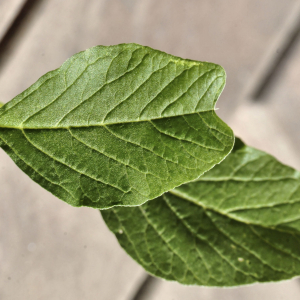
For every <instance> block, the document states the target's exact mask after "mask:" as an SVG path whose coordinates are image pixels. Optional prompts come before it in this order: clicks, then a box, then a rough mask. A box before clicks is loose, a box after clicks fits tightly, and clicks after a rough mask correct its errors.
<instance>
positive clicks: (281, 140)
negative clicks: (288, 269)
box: [0, 0, 300, 300]
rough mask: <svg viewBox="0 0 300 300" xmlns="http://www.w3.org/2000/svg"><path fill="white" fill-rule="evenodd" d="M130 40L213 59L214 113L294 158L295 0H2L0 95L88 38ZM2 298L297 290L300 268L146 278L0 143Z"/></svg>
mask: <svg viewBox="0 0 300 300" xmlns="http://www.w3.org/2000/svg"><path fill="white" fill-rule="evenodd" d="M129 42H135V43H139V44H142V45H147V46H150V47H152V48H155V49H159V50H162V51H165V52H168V53H171V54H173V55H177V56H180V57H183V58H189V59H194V60H202V61H210V62H214V63H218V64H220V65H222V66H223V67H224V68H225V69H226V71H227V85H226V88H225V90H224V92H223V94H222V96H221V98H220V99H219V102H218V103H217V107H218V108H219V110H218V111H217V113H218V115H219V116H220V117H221V118H222V119H223V120H224V121H225V122H226V123H228V124H229V125H230V126H231V127H232V128H233V129H234V132H235V134H236V135H237V136H240V137H241V138H242V139H243V140H244V141H245V142H246V143H247V144H249V145H251V146H254V147H257V148H259V149H262V150H265V151H267V152H269V153H271V154H273V155H274V156H276V157H277V158H278V159H279V160H280V161H282V162H284V163H286V164H288V165H290V166H292V167H294V168H297V169H299V170H300V134H299V130H300V118H299V115H300V1H299V0H285V1H282V0H243V1H236V0H235V1H234V0H227V1H223V0H185V1H182V0H88V1H83V0H64V1H61V0H0V101H1V102H4V103H5V102H7V101H9V100H11V99H12V98H13V97H14V96H16V95H17V94H19V93H20V92H22V91H23V90H24V89H26V88H27V87H29V86H30V85H31V84H32V83H34V82H35V81H36V80H37V79H38V78H39V77H40V76H41V75H43V74H44V73H46V72H48V71H49V70H53V69H56V68H58V67H59V66H60V65H61V64H62V63H63V62H64V61H65V60H66V59H67V58H69V57H70V56H72V55H73V54H75V53H76V52H79V51H81V50H85V49H87V48H89V47H92V46H95V45H112V44H119V43H129ZM0 196H1V197H0V299H1V300H15V299H30V300H31V299H33V300H36V299H43V300H48V299H49V300H52V299H56V300H58V299H64V300H69V299H70V300H71V299H72V300H81V299H89V300H96V299H97V300H99V299H100V300H111V299H112V300H115V299H116V300H145V299H147V300H154V299H155V300H156V299H164V300H171V299H173V300H182V299H189V300H196V299H205V300H214V299H218V300H219V299H222V300H226V299H245V300H248V299H249V300H250V299H272V300H278V299H285V300H286V299H289V300H290V299H291V300H293V299H299V294H300V281H299V279H294V280H289V281H285V282H281V283H276V284H274V283H269V284H256V285H252V286H246V287H239V288H233V289H221V288H219V289H216V288H204V287H186V286H182V285H179V284H176V283H172V282H166V281H163V280H159V279H151V277H148V275H147V274H146V273H145V272H144V271H143V269H142V268H141V267H139V266H138V265H137V264H136V263H135V262H134V261H133V260H132V259H131V258H130V257H128V256H127V255H126V253H125V252H124V251H123V250H122V249H121V248H120V247H119V245H118V243H117V241H116V239H115V237H114V236H113V235H112V234H111V233H110V232H109V231H108V229H107V228H106V226H105V224H104V222H103V221H102V219H101V216H100V215H99V212H98V211H97V210H94V209H89V208H80V209H78V208H73V207H71V206H69V205H67V204H65V203H63V202H62V201H60V200H58V199H56V198H55V197H54V196H52V195H51V194H50V193H48V192H46V191H45V190H43V189H42V188H41V187H39V186H38V185H37V184H35V183H34V182H32V181H31V180H30V179H29V178H28V177H27V176H26V175H25V174H23V173H22V172H21V171H20V170H19V169H18V168H17V167H16V166H15V165H14V163H13V162H12V161H11V160H10V158H9V157H8V156H7V155H6V154H5V153H4V152H3V151H2V150H1V151H0Z"/></svg>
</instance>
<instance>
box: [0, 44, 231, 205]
mask: <svg viewBox="0 0 300 300" xmlns="http://www.w3.org/2000/svg"><path fill="white" fill-rule="evenodd" d="M224 84H225V72H224V70H223V69H222V68H221V67H220V66H218V65H215V64H211V63H201V62H196V61H189V60H183V59H181V58H178V57H174V56H172V55H169V54H166V53H163V52H160V51H157V50H153V49H151V48H149V47H143V46H140V45H136V44H122V45H117V46H109V47H105V46H98V47H94V48H91V49H88V50H86V51H84V52H81V53H78V54H76V55H74V56H73V57H72V58H70V59H69V60H68V61H66V62H65V63H64V64H63V65H62V66H61V67H60V68H59V69H57V70H54V71H51V72H49V73H47V74H45V75H44V76H43V77H41V78H40V79H39V80H38V81H37V82H36V83H35V84H34V85H32V86H31V87H29V88H28V89H27V90H26V91H24V92H23V93H21V94H20V95H18V96H17V97H16V98H14V99H13V100H12V101H10V102H9V103H8V104H6V105H4V106H3V107H2V108H1V110H0V139H1V141H2V143H3V146H2V147H3V148H4V149H10V150H8V151H9V153H12V152H11V151H13V152H14V155H13V157H14V159H15V160H16V162H17V164H18V165H19V166H22V169H23V170H24V171H25V172H27V170H34V171H28V172H29V173H30V174H39V176H37V175H32V176H31V177H32V178H35V181H36V182H38V183H40V182H41V181H43V180H44V181H45V182H48V183H47V184H46V183H45V182H44V183H43V184H42V185H43V186H44V187H45V186H46V188H47V189H48V190H49V191H50V192H53V193H54V194H56V195H57V192H56V191H57V186H60V188H62V189H63V190H65V191H66V193H64V197H63V198H62V197H60V198H61V199H62V200H64V201H66V202H67V203H69V204H71V205H74V206H82V205H86V206H92V207H95V208H100V209H103V208H109V207H112V206H115V205H126V206H127V205H139V204H141V203H144V202H145V201H147V200H149V199H153V198H155V197H157V196H159V195H161V194H162V193H164V192H166V191H167V190H169V189H172V188H174V187H176V186H178V185H180V184H182V183H184V182H187V181H190V180H194V179H196V178H197V177H199V176H200V175H201V174H202V173H203V172H205V171H207V170H208V169H210V168H212V167H213V166H214V165H215V164H216V163H218V162H220V161H221V160H222V159H223V158H224V157H225V156H226V155H227V154H228V153H229V152H230V150H231V148H232V145H233V140H234V137H233V133H232V131H231V129H230V128H229V127H228V126H227V125H226V124H225V123H223V122H222V121H221V120H220V119H219V118H218V117H217V115H216V114H215V112H214V105H215V102H216V101H217V99H218V97H219V94H220V93H221V91H222V89H223V87H224ZM21 161H22V162H21ZM34 172H35V173H34ZM50 183H51V184H50ZM53 184H54V185H53ZM59 194H61V193H59ZM68 195H69V196H68Z"/></svg>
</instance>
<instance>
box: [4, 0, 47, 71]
mask: <svg viewBox="0 0 300 300" xmlns="http://www.w3.org/2000/svg"><path fill="white" fill-rule="evenodd" d="M41 2H42V0H27V1H25V2H24V4H23V6H22V7H21V8H20V10H19V12H18V13H17V14H16V16H15V19H14V20H13V21H12V22H11V24H10V26H9V28H8V29H7V31H6V33H5V34H4V35H3V38H2V39H1V41H0V70H1V68H3V65H4V63H6V58H7V54H8V53H9V52H10V51H11V50H12V48H13V44H14V43H13V42H14V40H15V39H17V36H18V33H19V32H20V31H21V29H22V28H23V27H24V24H26V22H27V21H28V20H29V18H30V15H31V13H32V12H33V9H35V8H36V6H37V4H40V3H41Z"/></svg>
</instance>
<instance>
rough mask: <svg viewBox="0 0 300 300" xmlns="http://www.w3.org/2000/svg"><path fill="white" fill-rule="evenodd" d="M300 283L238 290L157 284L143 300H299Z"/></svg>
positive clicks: (276, 284) (167, 283) (264, 285)
mask: <svg viewBox="0 0 300 300" xmlns="http://www.w3.org/2000/svg"><path fill="white" fill-rule="evenodd" d="M299 291H300V288H299V281H298V280H297V279H294V280H292V281H287V282H279V283H268V284H256V285H249V286H243V287H238V288H230V289H224V288H208V287H196V286H183V285H179V284H178V283H175V282H164V283H160V284H156V286H154V287H153V288H152V292H150V293H149V294H148V295H147V296H145V297H144V298H143V299H142V300H157V299H163V300H183V299H189V300H199V299H205V300H219V299H222V300H241V299H242V300H253V299H268V300H269V299H272V300H282V299H289V300H297V299H299Z"/></svg>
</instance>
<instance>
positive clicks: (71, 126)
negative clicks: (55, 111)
mask: <svg viewBox="0 0 300 300" xmlns="http://www.w3.org/2000/svg"><path fill="white" fill-rule="evenodd" d="M210 111H215V109H208V110H203V111H199V112H192V113H186V114H182V115H176V116H165V117H159V118H153V119H145V120H130V121H120V122H112V123H96V124H86V125H83V124H82V125H70V126H56V127H50V126H45V127H33V126H29V127H27V126H21V125H16V126H7V125H2V124H1V117H0V129H1V128H4V129H20V130H23V129H25V130H26V129H29V130H34V129H37V130H41V129H47V130H52V129H70V128H86V127H103V126H110V125H118V124H130V123H142V122H152V121H156V120H162V119H169V118H176V117H183V116H188V115H194V114H201V113H205V112H210ZM216 116H217V114H216ZM220 120H221V119H220ZM221 133H222V134H224V133H223V132H221Z"/></svg>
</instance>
